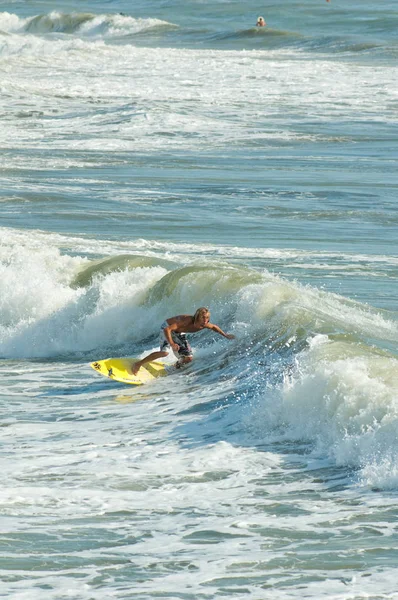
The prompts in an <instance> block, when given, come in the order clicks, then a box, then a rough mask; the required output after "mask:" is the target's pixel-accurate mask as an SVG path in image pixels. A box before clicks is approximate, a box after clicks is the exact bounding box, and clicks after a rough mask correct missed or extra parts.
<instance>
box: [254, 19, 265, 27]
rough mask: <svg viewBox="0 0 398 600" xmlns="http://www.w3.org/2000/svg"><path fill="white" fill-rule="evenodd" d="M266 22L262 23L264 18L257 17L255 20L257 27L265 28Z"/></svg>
mask: <svg viewBox="0 0 398 600" xmlns="http://www.w3.org/2000/svg"><path fill="white" fill-rule="evenodd" d="M266 24H267V23H266V22H265V21H264V17H258V19H257V23H256V25H257V27H265V26H266Z"/></svg>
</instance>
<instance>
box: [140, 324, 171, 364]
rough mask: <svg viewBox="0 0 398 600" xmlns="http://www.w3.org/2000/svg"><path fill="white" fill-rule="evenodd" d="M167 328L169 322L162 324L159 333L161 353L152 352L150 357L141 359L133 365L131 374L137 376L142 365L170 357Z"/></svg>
mask: <svg viewBox="0 0 398 600" xmlns="http://www.w3.org/2000/svg"><path fill="white" fill-rule="evenodd" d="M165 327H167V321H165V322H164V323H162V325H161V327H160V333H159V346H160V349H159V351H158V352H151V354H148V356H144V358H141V360H138V361H137V362H136V363H133V365H132V367H131V372H132V374H133V375H137V373H138V371H139V370H140V368H141V367H142V365H145V363H147V362H151V361H152V360H157V359H158V358H165V357H166V356H168V355H169V352H168V351H169V350H170V345H169V343H168V341H167V340H166V338H165V337H164V328H165Z"/></svg>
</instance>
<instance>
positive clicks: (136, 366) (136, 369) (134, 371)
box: [131, 362, 141, 375]
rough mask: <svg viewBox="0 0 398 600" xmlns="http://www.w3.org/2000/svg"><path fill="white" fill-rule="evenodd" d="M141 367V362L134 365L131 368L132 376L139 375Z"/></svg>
mask: <svg viewBox="0 0 398 600" xmlns="http://www.w3.org/2000/svg"><path fill="white" fill-rule="evenodd" d="M140 368H141V365H140V363H139V362H136V363H134V364H133V366H132V367H131V374H132V375H137V373H138V371H139V370H140Z"/></svg>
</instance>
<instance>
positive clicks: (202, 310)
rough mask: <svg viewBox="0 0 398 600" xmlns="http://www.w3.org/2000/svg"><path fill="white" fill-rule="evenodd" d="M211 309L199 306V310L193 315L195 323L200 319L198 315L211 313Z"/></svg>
mask: <svg viewBox="0 0 398 600" xmlns="http://www.w3.org/2000/svg"><path fill="white" fill-rule="evenodd" d="M209 314H210V311H209V309H208V308H206V307H205V306H201V307H200V308H198V310H197V311H196V312H195V314H194V316H193V322H194V323H195V322H196V320H197V319H198V317H200V315H209Z"/></svg>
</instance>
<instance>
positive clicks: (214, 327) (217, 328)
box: [206, 323, 235, 340]
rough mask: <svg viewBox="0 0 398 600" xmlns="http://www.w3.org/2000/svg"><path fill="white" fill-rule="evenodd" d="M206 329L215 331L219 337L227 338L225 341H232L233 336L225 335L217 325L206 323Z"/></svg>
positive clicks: (230, 334)
mask: <svg viewBox="0 0 398 600" xmlns="http://www.w3.org/2000/svg"><path fill="white" fill-rule="evenodd" d="M206 328H207V329H211V330H212V331H215V332H216V333H219V334H220V335H222V336H223V337H225V338H227V340H234V339H235V336H234V335H232V333H225V331H223V330H222V329H221V327H219V326H218V325H213V323H208V324H207V326H206Z"/></svg>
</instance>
